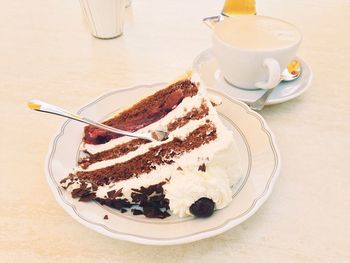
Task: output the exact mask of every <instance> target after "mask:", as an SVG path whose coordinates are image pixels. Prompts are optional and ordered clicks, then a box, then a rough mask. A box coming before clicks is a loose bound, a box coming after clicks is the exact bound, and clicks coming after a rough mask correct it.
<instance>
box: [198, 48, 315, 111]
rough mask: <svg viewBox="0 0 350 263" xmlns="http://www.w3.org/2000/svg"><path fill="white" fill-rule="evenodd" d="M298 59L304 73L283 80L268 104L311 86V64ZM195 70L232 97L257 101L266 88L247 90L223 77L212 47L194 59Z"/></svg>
mask: <svg viewBox="0 0 350 263" xmlns="http://www.w3.org/2000/svg"><path fill="white" fill-rule="evenodd" d="M297 59H298V60H299V61H300V62H301V66H302V74H301V75H300V77H299V78H298V79H296V80H293V81H289V82H281V83H280V84H279V85H278V86H277V87H276V88H275V90H274V91H273V92H272V93H271V95H270V97H269V98H268V100H267V102H266V105H271V104H277V103H281V102H285V101H288V100H291V99H293V98H295V97H297V96H299V95H301V94H302V93H304V92H305V91H306V90H307V89H308V87H309V86H310V83H311V80H312V71H311V68H310V66H309V65H308V64H307V63H306V62H305V60H303V59H302V58H300V57H297ZM192 67H193V72H194V73H198V74H199V76H200V78H201V81H203V83H204V84H205V85H206V86H208V87H210V88H212V89H216V90H219V91H222V92H224V93H226V94H227V95H229V96H230V97H232V98H234V99H237V100H240V101H243V102H246V103H252V102H254V101H256V100H257V99H258V98H260V96H262V94H263V93H264V90H261V89H257V90H245V89H240V88H237V87H235V86H233V85H232V84H229V83H228V82H227V81H226V80H225V79H224V77H223V75H222V72H221V71H220V69H219V68H218V64H217V61H216V59H215V58H214V55H213V53H212V50H211V49H207V50H205V51H203V52H202V53H200V54H199V55H198V56H197V57H196V58H195V60H194V61H193V65H192Z"/></svg>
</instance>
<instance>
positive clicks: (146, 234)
mask: <svg viewBox="0 0 350 263" xmlns="http://www.w3.org/2000/svg"><path fill="white" fill-rule="evenodd" d="M162 87H164V84H154V85H144V86H137V87H133V88H128V89H124V90H116V91H113V92H110V93H108V94H105V95H103V96H101V97H100V98H98V99H96V100H95V101H93V102H91V103H89V104H88V105H86V106H84V107H83V108H82V109H80V110H79V111H78V113H79V114H81V115H83V116H86V117H88V118H91V119H94V120H98V121H100V120H102V119H104V118H105V117H106V116H108V115H109V114H110V113H112V112H114V111H115V110H116V109H118V108H120V107H122V106H125V105H128V104H131V103H133V102H134V101H135V98H139V97H140V96H141V95H142V94H146V93H150V92H151V91H152V92H153V91H155V90H157V89H160V88H162ZM209 92H210V93H212V94H215V95H219V96H221V97H222V100H223V103H222V104H221V105H220V106H218V107H217V110H218V112H219V114H220V116H221V118H222V120H223V121H224V123H225V125H227V126H228V127H229V128H230V129H232V130H233V132H234V136H235V139H236V141H237V144H238V147H239V151H240V156H241V160H242V165H243V171H244V180H243V181H242V184H241V186H240V188H239V189H238V191H237V192H236V193H235V194H234V198H233V201H232V203H231V204H230V205H229V206H228V207H226V208H224V209H222V210H219V211H216V212H215V213H214V215H213V216H211V217H210V218H207V219H199V218H185V219H181V218H177V217H175V216H170V217H168V218H166V219H163V220H162V219H149V218H145V217H144V216H143V215H141V216H133V215H131V214H128V213H124V214H122V213H120V212H119V211H117V210H114V209H111V208H108V207H106V206H101V205H100V204H98V203H97V202H88V203H85V202H79V201H77V199H73V198H71V196H70V194H69V193H68V192H67V191H65V190H63V189H62V188H60V187H59V182H60V180H61V179H63V178H64V177H66V176H67V175H68V173H69V172H70V171H71V169H72V168H73V167H74V166H75V165H76V162H77V159H78V156H79V150H78V149H79V145H80V143H81V139H82V136H83V125H82V124H80V123H78V122H74V121H71V120H67V121H66V122H64V123H63V125H62V127H61V128H60V129H59V132H58V134H57V135H56V136H55V137H54V138H53V141H52V143H51V145H50V148H49V154H48V156H47V160H46V176H47V179H48V182H49V185H50V187H51V190H52V192H53V193H54V195H55V197H56V199H57V201H58V203H59V204H60V205H61V206H62V207H63V208H64V209H65V210H66V211H67V212H68V213H69V214H70V215H71V216H72V217H73V218H75V219H76V220H77V221H79V222H80V223H82V224H83V225H84V226H87V227H88V228H91V229H93V230H95V231H97V232H99V233H102V234H104V235H107V236H109V237H112V238H116V239H121V240H127V241H131V242H136V243H142V244H150V245H172V244H181V243H188V242H193V241H196V240H200V239H203V238H208V237H211V236H215V235H218V234H220V233H223V232H224V231H226V230H228V229H230V228H232V227H234V226H236V225H238V224H240V223H241V222H243V221H244V220H246V219H247V218H249V217H250V216H252V215H253V214H254V213H255V212H256V211H257V209H258V208H259V207H260V206H261V205H262V204H263V203H264V202H265V200H266V199H267V197H268V196H269V194H270V193H271V190H272V187H273V185H274V182H275V180H276V178H277V176H278V174H279V170H280V157H279V154H278V150H277V147H276V144H275V140H274V137H273V135H272V133H271V131H270V129H269V128H268V127H267V125H266V123H265V121H264V120H263V118H262V117H261V116H260V115H258V114H257V113H255V112H253V111H251V110H250V109H249V108H248V107H247V106H246V105H245V104H243V103H241V102H238V101H236V100H232V99H231V98H230V97H229V96H227V95H224V94H222V93H220V92H218V91H213V90H212V91H209ZM104 215H108V217H109V219H108V220H104V219H103V217H104Z"/></svg>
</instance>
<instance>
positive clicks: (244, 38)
mask: <svg viewBox="0 0 350 263" xmlns="http://www.w3.org/2000/svg"><path fill="white" fill-rule="evenodd" d="M213 30H214V32H213V33H214V34H213V53H214V56H215V57H216V59H217V61H218V64H219V68H220V70H221V72H222V74H223V75H224V77H225V79H226V81H227V82H229V83H230V84H232V85H234V86H236V87H239V88H242V89H250V90H251V89H271V88H274V87H276V86H277V85H278V84H279V82H280V77H281V73H282V71H283V70H284V69H285V68H286V67H287V66H288V63H289V62H290V61H291V60H292V59H293V58H294V57H295V55H296V52H297V49H298V47H299V45H300V43H301V40H302V35H301V32H300V31H299V30H298V29H297V28H296V27H295V26H293V25H292V24H290V23H287V22H284V21H282V20H279V19H275V18H270V17H263V16H255V15H241V16H234V17H229V18H225V19H224V20H222V21H220V22H218V23H217V24H215V26H214V29H213Z"/></svg>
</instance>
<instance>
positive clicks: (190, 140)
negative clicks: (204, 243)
mask: <svg viewBox="0 0 350 263" xmlns="http://www.w3.org/2000/svg"><path fill="white" fill-rule="evenodd" d="M184 81H187V82H186V83H180V82H184ZM180 82H179V83H178V84H176V85H178V86H179V87H181V88H176V87H175V88H174V87H172V86H171V85H175V84H171V85H169V86H167V87H165V88H164V90H167V89H168V90H170V91H171V92H170V93H169V94H167V98H174V97H175V99H174V100H172V101H176V103H175V104H174V105H172V104H171V103H170V104H169V105H171V109H170V110H169V111H168V112H166V113H165V115H164V116H161V117H159V116H158V117H159V119H154V121H153V122H151V123H147V125H146V126H144V127H141V128H138V129H136V130H137V131H138V132H142V131H152V130H164V131H167V132H168V134H169V136H168V139H167V140H165V141H154V142H153V141H152V142H150V141H145V140H142V139H135V138H130V137H125V136H124V137H116V138H113V137H112V138H109V139H108V141H105V140H104V139H103V140H102V141H103V143H100V144H96V143H91V142H87V141H84V143H83V144H82V147H81V150H82V151H84V152H85V153H86V154H87V157H85V158H83V159H82V160H81V161H80V162H79V165H78V166H77V167H75V168H74V169H73V171H72V172H71V173H70V174H69V176H68V177H67V178H65V179H64V180H62V182H61V186H62V187H63V188H64V189H66V190H67V191H69V192H71V193H72V196H73V197H76V198H80V199H81V201H90V200H96V201H98V202H100V203H101V204H104V205H109V206H112V207H114V208H116V209H119V210H121V211H122V212H124V211H126V209H127V208H131V209H132V211H133V212H134V214H139V213H143V214H144V215H145V216H148V217H159V218H164V217H167V216H169V215H170V214H173V215H177V216H179V217H184V216H193V214H194V212H193V211H194V207H193V205H194V204H195V203H196V201H198V200H200V199H202V198H205V200H210V202H211V203H212V204H213V207H214V209H215V210H216V209H222V208H224V207H226V206H227V205H228V204H229V203H230V202H231V201H232V195H233V192H234V191H235V189H236V188H237V186H238V184H239V182H240V179H241V177H242V173H241V168H240V160H239V153H238V150H237V146H236V143H235V141H234V137H233V134H232V131H230V130H228V129H227V128H226V127H225V126H224V125H223V123H222V122H221V120H220V118H219V116H218V113H217V112H216V110H215V108H214V107H213V105H212V103H211V101H210V100H209V98H208V97H207V94H206V88H205V87H203V86H202V85H200V84H199V83H198V82H196V79H195V77H192V80H180ZM186 85H191V89H193V90H195V92H192V93H189V95H188V96H184V97H182V98H181V100H179V99H177V98H176V97H178V94H180V93H181V92H182V94H184V92H183V90H185V89H187V87H186ZM179 90H180V91H181V92H179ZM186 92H187V91H186ZM176 93H178V94H177V95H176ZM173 94H175V95H173ZM156 95H157V93H156V94H155V95H151V96H149V97H147V99H148V101H145V100H141V101H140V102H139V104H137V105H138V107H141V106H142V102H143V101H144V103H149V101H152V96H155V97H154V98H153V100H156V98H157V97H156ZM165 97H166V96H165ZM219 99H220V98H216V99H215V100H216V103H215V104H218V102H217V101H219ZM168 101H170V99H169V100H168ZM140 103H141V104H140ZM167 103H168V102H167V101H166V102H165V104H167ZM140 105H141V106H140ZM150 105H151V104H150ZM152 105H153V104H152ZM160 105H161V104H160ZM133 107H134V106H133V105H132V106H131V107H130V108H129V111H130V112H132V110H133ZM159 108H160V107H158V108H157V109H158V111H161V110H159ZM130 112H126V111H124V110H123V111H119V112H118V113H116V114H115V115H114V116H111V117H110V118H109V119H107V120H106V121H105V122H104V123H106V122H108V121H109V122H112V120H113V119H115V118H116V117H118V118H120V117H122V116H121V115H123V114H129V115H128V116H131V115H130ZM146 115H147V114H146ZM146 115H145V116H146ZM147 116H150V115H149V114H148V115H147ZM151 116H152V118H153V115H151ZM135 118H139V117H138V116H136V117H135ZM132 126H134V123H133V124H132ZM136 126H138V125H136ZM118 127H119V128H120V126H118ZM93 132H94V131H92V133H93ZM86 133H87V131H86V130H85V135H86ZM89 136H90V137H91V132H90V134H89ZM90 137H89V140H90V141H91V140H92V141H93V139H91V138H90ZM116 200H119V202H117V201H116ZM198 204H199V203H198ZM135 206H139V207H138V208H137V207H136V208H135ZM157 206H159V207H157ZM140 207H141V208H140ZM203 209H204V210H205V207H204V208H203ZM146 210H147V211H148V212H147V211H146ZM135 211H136V212H135ZM208 215H210V214H208ZM199 216H200V215H199Z"/></svg>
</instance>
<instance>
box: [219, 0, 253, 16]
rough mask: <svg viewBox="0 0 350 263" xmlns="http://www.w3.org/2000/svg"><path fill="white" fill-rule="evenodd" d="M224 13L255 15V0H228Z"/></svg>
mask: <svg viewBox="0 0 350 263" xmlns="http://www.w3.org/2000/svg"><path fill="white" fill-rule="evenodd" d="M222 14H223V15H226V16H232V15H254V14H256V10H255V0H226V1H225V4H224V9H223V10H222Z"/></svg>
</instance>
